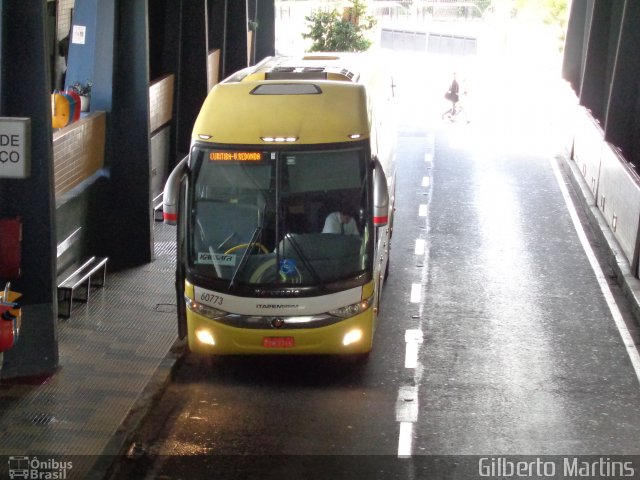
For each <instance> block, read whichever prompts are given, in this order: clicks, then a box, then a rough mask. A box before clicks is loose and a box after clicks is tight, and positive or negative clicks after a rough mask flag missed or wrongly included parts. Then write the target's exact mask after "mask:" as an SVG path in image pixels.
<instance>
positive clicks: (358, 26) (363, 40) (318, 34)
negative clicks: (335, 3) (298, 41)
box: [302, 0, 376, 52]
mask: <svg viewBox="0 0 640 480" xmlns="http://www.w3.org/2000/svg"><path fill="white" fill-rule="evenodd" d="M349 1H350V3H351V4H352V6H350V7H347V8H345V9H344V12H343V14H342V15H340V12H338V11H337V10H336V9H333V10H331V11H326V10H318V11H316V12H313V13H312V14H311V15H309V16H307V17H305V20H306V21H307V22H308V24H307V26H308V27H309V33H303V34H302V36H303V38H309V39H311V40H313V44H312V45H311V48H310V51H312V52H364V51H365V50H367V49H368V48H369V47H370V46H371V44H372V42H371V40H369V39H368V38H367V37H366V32H368V31H369V30H371V29H372V28H373V27H374V26H375V24H376V20H375V18H373V17H372V16H370V15H367V14H366V11H367V6H366V1H365V0H349Z"/></svg>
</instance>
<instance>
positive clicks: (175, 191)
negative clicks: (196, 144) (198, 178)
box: [162, 157, 189, 225]
mask: <svg viewBox="0 0 640 480" xmlns="http://www.w3.org/2000/svg"><path fill="white" fill-rule="evenodd" d="M188 158H189V157H184V158H183V159H182V160H181V161H180V163H178V164H177V165H176V166H175V168H174V169H173V171H172V172H171V173H170V174H169V178H167V183H165V185H164V192H163V195H162V220H163V221H164V223H166V224H167V225H175V224H176V223H177V222H178V195H180V181H181V180H182V175H184V173H185V172H186V170H187V159H188Z"/></svg>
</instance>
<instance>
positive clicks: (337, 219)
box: [322, 209, 360, 235]
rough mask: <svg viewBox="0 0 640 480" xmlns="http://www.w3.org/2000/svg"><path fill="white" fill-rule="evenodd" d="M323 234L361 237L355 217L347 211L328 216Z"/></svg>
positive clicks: (342, 210)
mask: <svg viewBox="0 0 640 480" xmlns="http://www.w3.org/2000/svg"><path fill="white" fill-rule="evenodd" d="M322 233H341V234H343V235H360V232H359V231H358V226H357V225H356V221H355V220H354V219H353V216H352V215H351V214H350V213H349V212H348V211H347V210H346V209H341V210H339V211H337V212H333V213H330V214H329V215H327V219H326V220H325V221H324V228H323V229H322Z"/></svg>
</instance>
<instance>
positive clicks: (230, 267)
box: [163, 54, 395, 355]
mask: <svg viewBox="0 0 640 480" xmlns="http://www.w3.org/2000/svg"><path fill="white" fill-rule="evenodd" d="M361 55H362V54H335V55H326V54H325V55H310V56H302V57H295V58H294V57H269V58H267V59H265V60H264V61H262V62H261V63H260V64H258V65H256V66H253V67H249V68H247V69H244V70H242V71H240V72H238V73H236V74H234V75H232V76H231V77H229V78H227V79H226V80H224V81H222V82H221V83H220V84H218V85H217V86H215V87H214V88H213V89H212V90H211V92H210V93H209V95H208V96H207V98H206V100H205V102H204V104H203V106H202V108H201V111H200V113H199V115H198V117H197V120H196V122H195V125H194V128H193V134H192V142H191V149H190V152H189V155H188V157H186V158H185V159H183V160H182V162H180V163H179V164H178V165H177V166H176V168H175V169H174V170H173V172H172V173H171V175H170V177H169V179H168V180H167V184H166V186H165V191H164V200H163V201H164V206H163V215H164V221H165V222H166V223H170V224H177V228H178V234H177V251H178V253H177V256H178V260H177V269H176V290H177V295H178V331H179V335H180V337H181V338H184V336H187V338H188V346H189V349H190V350H191V351H192V352H196V353H203V354H212V355H223V354H343V353H344V354H366V353H368V352H369V351H370V350H371V348H372V345H373V343H372V342H373V336H374V331H375V329H376V321H377V316H378V310H379V303H380V294H381V289H382V285H383V282H384V279H385V276H386V273H387V271H388V270H387V268H388V258H389V249H390V240H391V233H392V225H393V216H392V215H393V205H394V191H395V157H394V155H395V128H394V126H393V123H392V122H391V118H392V107H391V105H392V103H393V102H392V96H393V85H392V82H391V79H390V78H389V79H388V80H382V79H381V78H382V77H380V76H377V77H376V76H375V75H367V74H366V73H365V70H364V69H358V68H354V65H356V66H357V65H358V64H359V65H366V63H363V62H364V61H366V60H367V59H366V58H363V57H362V56H361ZM369 63H370V62H369Z"/></svg>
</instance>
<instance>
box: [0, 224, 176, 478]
mask: <svg viewBox="0 0 640 480" xmlns="http://www.w3.org/2000/svg"><path fill="white" fill-rule="evenodd" d="M154 236H155V259H154V261H152V262H151V263H149V264H147V265H144V266H141V267H138V268H135V269H129V270H125V271H119V272H113V273H112V272H110V273H108V275H107V283H106V286H105V288H103V289H96V290H94V291H92V294H91V300H90V302H89V304H88V305H85V304H82V303H77V304H75V305H74V307H73V311H72V315H71V318H70V319H68V320H59V325H58V336H59V355H60V368H59V370H58V371H57V373H56V374H55V375H53V376H52V377H51V378H50V379H48V381H46V383H44V384H42V385H35V386H34V385H10V386H8V385H2V386H0V478H8V477H7V476H3V471H5V469H6V468H7V467H8V465H9V468H11V467H10V464H9V462H8V461H9V458H10V456H14V457H16V456H29V457H31V458H33V456H38V458H39V459H40V461H43V460H45V459H46V458H47V456H53V457H55V458H56V459H57V460H58V461H60V460H64V458H65V456H69V458H71V457H73V458H74V459H75V462H74V464H73V467H74V468H73V470H70V471H69V473H68V475H67V478H85V477H86V476H87V475H88V471H89V469H90V468H91V465H92V464H93V463H94V461H96V460H97V459H99V458H100V456H101V455H103V454H104V453H105V448H106V447H107V445H108V444H109V442H110V441H111V440H112V438H113V436H114V435H115V434H116V432H117V431H118V429H119V428H120V426H121V424H122V423H123V421H124V420H125V418H127V416H128V414H129V412H130V411H131V409H132V408H133V406H134V404H135V402H136V401H137V400H138V398H139V397H140V395H141V393H142V392H143V391H144V389H145V388H146V387H147V385H148V384H149V382H150V380H151V378H152V377H153V375H154V373H155V372H156V370H157V368H158V366H159V365H160V364H161V362H162V360H163V359H164V358H165V357H166V355H167V353H168V352H169V350H170V349H171V346H172V345H173V344H174V342H175V341H176V339H177V328H176V306H175V302H176V299H175V290H174V268H175V241H174V237H175V229H174V227H169V226H165V225H163V224H161V223H156V224H155V227H154ZM110 448H113V442H112V443H111V445H110ZM109 453H112V454H113V453H115V452H109ZM3 456H4V458H3ZM79 459H82V460H79ZM7 473H8V472H7Z"/></svg>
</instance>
